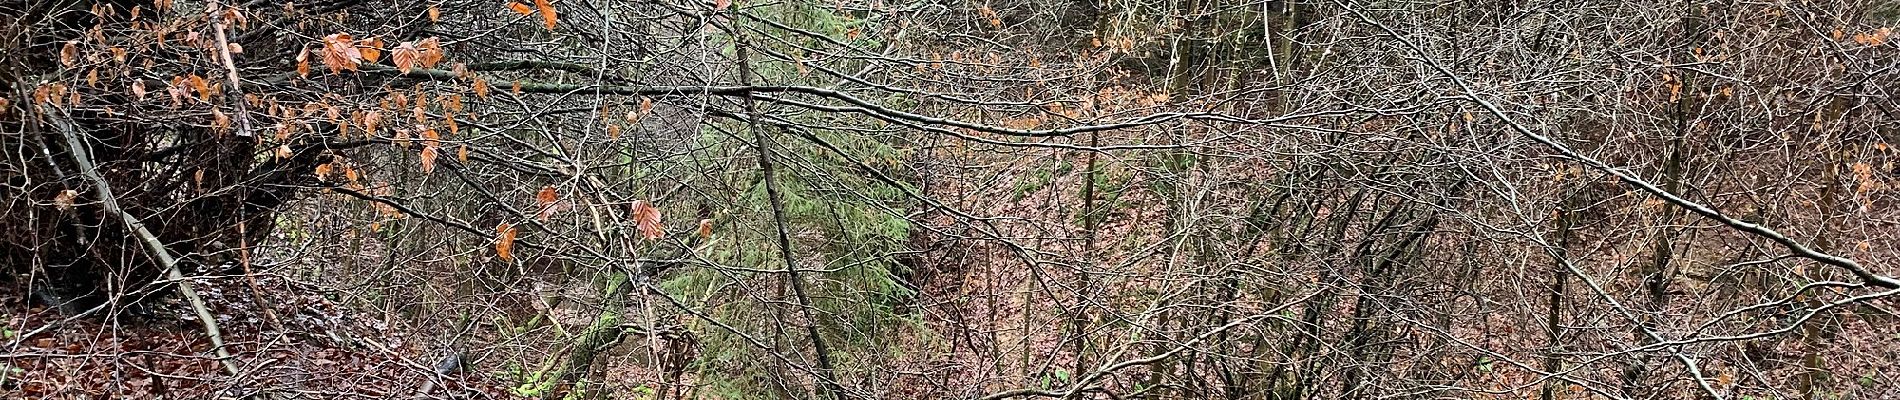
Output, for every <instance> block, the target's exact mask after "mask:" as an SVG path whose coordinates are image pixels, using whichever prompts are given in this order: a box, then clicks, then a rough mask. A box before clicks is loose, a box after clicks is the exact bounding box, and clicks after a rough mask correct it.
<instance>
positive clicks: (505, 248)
mask: <svg viewBox="0 0 1900 400" xmlns="http://www.w3.org/2000/svg"><path fill="white" fill-rule="evenodd" d="M518 233H520V231H518V230H516V229H515V227H513V226H510V225H508V224H507V223H502V224H501V225H500V226H496V227H495V255H497V256H501V259H503V260H510V261H512V260H514V259H515V251H514V250H515V235H516V234H518Z"/></svg>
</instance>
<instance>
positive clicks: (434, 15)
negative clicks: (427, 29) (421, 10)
mask: <svg viewBox="0 0 1900 400" xmlns="http://www.w3.org/2000/svg"><path fill="white" fill-rule="evenodd" d="M440 21H442V9H440V8H436V7H435V6H429V22H440Z"/></svg>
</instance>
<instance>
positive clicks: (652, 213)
mask: <svg viewBox="0 0 1900 400" xmlns="http://www.w3.org/2000/svg"><path fill="white" fill-rule="evenodd" d="M633 221H634V223H635V224H637V225H638V228H639V230H640V237H641V238H644V239H646V240H655V239H659V238H661V237H665V236H666V227H665V226H663V225H660V209H658V208H653V204H652V203H648V202H647V201H646V200H635V201H634V202H633Z"/></svg>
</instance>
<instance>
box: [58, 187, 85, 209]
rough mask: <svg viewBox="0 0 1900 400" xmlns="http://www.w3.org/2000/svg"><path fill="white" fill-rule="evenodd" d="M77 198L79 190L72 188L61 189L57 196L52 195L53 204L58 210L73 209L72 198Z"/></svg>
mask: <svg viewBox="0 0 1900 400" xmlns="http://www.w3.org/2000/svg"><path fill="white" fill-rule="evenodd" d="M77 198H79V192H76V191H73V190H72V189H66V190H61V191H59V195H58V196H53V206H54V207H59V210H60V211H66V210H71V209H73V199H77Z"/></svg>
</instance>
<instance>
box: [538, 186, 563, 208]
mask: <svg viewBox="0 0 1900 400" xmlns="http://www.w3.org/2000/svg"><path fill="white" fill-rule="evenodd" d="M560 200H561V194H560V193H559V192H556V191H554V185H548V186H543V187H541V192H540V193H535V194H534V201H536V202H538V204H539V205H540V206H543V207H546V206H547V205H549V204H554V202H556V201H560Z"/></svg>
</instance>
